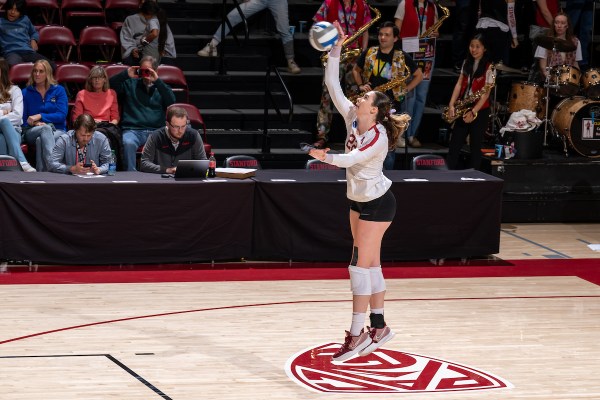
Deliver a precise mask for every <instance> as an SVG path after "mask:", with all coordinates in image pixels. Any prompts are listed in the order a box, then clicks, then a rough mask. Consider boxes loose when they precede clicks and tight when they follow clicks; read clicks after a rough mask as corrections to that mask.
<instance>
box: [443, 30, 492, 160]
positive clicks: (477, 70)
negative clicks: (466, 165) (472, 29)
mask: <svg viewBox="0 0 600 400" xmlns="http://www.w3.org/2000/svg"><path fill="white" fill-rule="evenodd" d="M494 78H495V77H494V68H493V64H492V63H491V61H490V56H489V54H488V50H487V47H486V44H485V41H484V38H483V35H481V34H476V35H475V36H474V37H473V39H471V42H470V43H469V54H468V55H467V58H466V59H465V61H464V63H463V66H462V69H461V72H460V75H459V76H458V81H457V82H456V85H455V86H454V90H453V92H452V97H451V98H450V103H448V115H449V117H451V118H453V117H455V115H462V118H458V119H456V122H455V123H454V128H453V130H452V136H451V138H450V144H449V150H448V160H447V161H448V167H449V168H450V169H456V167H457V166H458V158H459V155H460V151H461V149H462V147H463V144H464V143H465V139H466V138H467V136H469V137H470V138H469V147H470V152H471V164H470V167H471V168H474V169H478V168H479V164H480V162H481V144H482V142H483V134H484V133H485V130H486V128H487V126H488V122H489V117H490V103H489V101H488V98H489V96H490V90H483V89H484V88H485V87H486V86H488V85H490V84H491V85H493V83H494V82H495V79H494ZM488 87H489V86H488ZM476 93H481V95H480V96H479V97H477V96H474V97H475V98H473V99H472V101H470V102H466V101H465V99H468V98H470V96H473V95H474V94H476ZM459 100H462V101H465V107H463V108H462V109H458V108H455V107H454V106H455V103H457V101H459Z"/></svg>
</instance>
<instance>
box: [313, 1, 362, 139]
mask: <svg viewBox="0 0 600 400" xmlns="http://www.w3.org/2000/svg"><path fill="white" fill-rule="evenodd" d="M313 21H314V22H320V21H327V22H331V23H333V22H335V21H339V23H340V24H341V25H342V27H343V29H344V31H345V33H346V34H347V35H348V36H353V35H354V34H355V33H356V32H357V31H358V30H359V29H360V28H362V27H363V26H364V25H366V24H368V23H369V22H371V11H370V9H369V6H368V4H367V3H366V1H365V0H356V1H354V0H325V1H324V2H323V4H321V7H319V9H318V10H317V12H316V14H315V15H314V17H313ZM367 47H369V32H368V30H365V31H364V32H363V34H362V35H360V36H359V38H358V39H357V40H356V41H354V42H353V43H350V44H349V45H348V47H347V48H348V49H361V50H362V51H365V50H367ZM344 50H346V48H345V49H344ZM353 68H354V60H350V59H348V60H345V61H340V71H339V77H340V79H343V80H344V87H345V92H346V93H350V92H356V91H357V90H358V88H357V86H356V82H354V76H353V74H352V70H353ZM332 119H333V104H332V103H331V96H330V95H329V91H328V89H327V85H325V76H324V75H323V84H322V92H321V104H320V107H319V113H318V114H317V140H316V141H315V143H314V146H315V147H316V148H319V149H321V148H325V146H326V144H327V141H328V140H329V139H328V138H329V130H330V129H331V121H332Z"/></svg>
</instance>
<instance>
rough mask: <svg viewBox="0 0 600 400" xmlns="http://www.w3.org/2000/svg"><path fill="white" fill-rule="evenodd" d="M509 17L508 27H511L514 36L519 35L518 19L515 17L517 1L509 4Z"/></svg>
mask: <svg viewBox="0 0 600 400" xmlns="http://www.w3.org/2000/svg"><path fill="white" fill-rule="evenodd" d="M507 6H508V7H507V10H508V11H507V14H508V15H507V16H506V17H507V19H508V28H509V29H510V33H511V35H512V37H513V38H516V37H517V19H516V17H515V3H508V4H507Z"/></svg>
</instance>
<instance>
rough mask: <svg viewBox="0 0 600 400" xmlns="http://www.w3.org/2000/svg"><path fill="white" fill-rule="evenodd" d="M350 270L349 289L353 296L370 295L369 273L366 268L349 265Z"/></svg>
mask: <svg viewBox="0 0 600 400" xmlns="http://www.w3.org/2000/svg"><path fill="white" fill-rule="evenodd" d="M348 271H350V289H351V290H352V294H353V295H355V296H370V295H371V274H370V272H369V269H368V268H360V267H355V266H354V265H351V266H349V267H348Z"/></svg>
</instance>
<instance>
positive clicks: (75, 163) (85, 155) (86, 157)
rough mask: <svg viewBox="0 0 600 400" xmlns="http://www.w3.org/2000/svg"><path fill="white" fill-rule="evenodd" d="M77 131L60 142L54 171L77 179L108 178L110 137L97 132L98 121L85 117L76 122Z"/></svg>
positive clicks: (89, 116) (78, 118) (54, 150)
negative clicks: (86, 175) (78, 176)
mask: <svg viewBox="0 0 600 400" xmlns="http://www.w3.org/2000/svg"><path fill="white" fill-rule="evenodd" d="M73 128H74V129H73V130H72V131H69V132H68V133H66V134H64V135H62V136H61V137H59V138H58V139H57V140H56V144H55V145H54V149H53V150H52V161H51V163H50V171H51V172H58V173H61V174H67V173H71V174H73V175H76V174H87V173H88V172H92V173H94V174H95V175H100V174H105V173H106V172H107V171H108V161H109V159H110V154H111V150H110V145H109V144H108V139H107V138H106V136H104V135H103V134H101V133H100V132H96V121H94V118H92V116H91V115H89V114H81V115H80V116H78V117H77V118H76V119H75V122H74V123H73Z"/></svg>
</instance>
